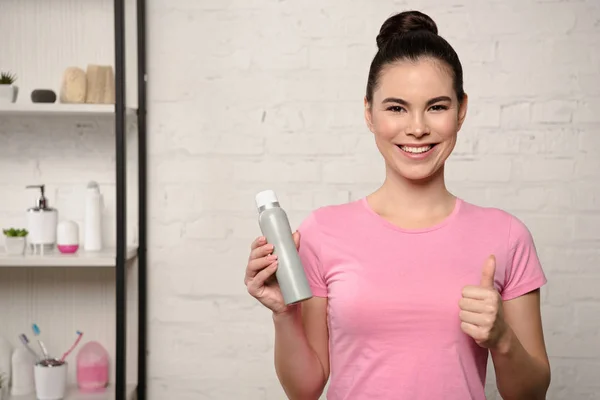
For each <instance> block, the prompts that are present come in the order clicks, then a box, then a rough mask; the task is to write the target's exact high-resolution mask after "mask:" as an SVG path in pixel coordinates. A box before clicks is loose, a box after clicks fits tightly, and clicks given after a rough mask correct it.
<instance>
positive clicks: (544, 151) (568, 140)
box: [512, 127, 580, 157]
mask: <svg viewBox="0 0 600 400" xmlns="http://www.w3.org/2000/svg"><path fill="white" fill-rule="evenodd" d="M512 134H514V135H516V136H518V137H519V140H520V143H521V145H520V147H519V153H520V154H523V155H526V156H527V155H532V156H536V157H537V156H540V155H554V156H560V157H566V156H573V157H575V156H577V155H578V154H579V146H578V141H579V135H580V131H579V130H578V129H574V128H549V127H548V128H538V129H535V130H533V129H532V130H529V131H517V132H514V133H512Z"/></svg>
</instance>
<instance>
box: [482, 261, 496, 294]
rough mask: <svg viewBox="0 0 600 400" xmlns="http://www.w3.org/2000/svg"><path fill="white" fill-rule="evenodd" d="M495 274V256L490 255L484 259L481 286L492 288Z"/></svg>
mask: <svg viewBox="0 0 600 400" xmlns="http://www.w3.org/2000/svg"><path fill="white" fill-rule="evenodd" d="M495 274H496V257H495V256H494V255H491V256H489V257H488V258H487V260H485V264H484V265H483V271H482V272H481V286H483V287H487V288H491V289H493V288H494V275H495Z"/></svg>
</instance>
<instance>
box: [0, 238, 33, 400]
mask: <svg viewBox="0 0 600 400" xmlns="http://www.w3.org/2000/svg"><path fill="white" fill-rule="evenodd" d="M26 244H27V241H26V239H25V238H24V237H10V236H4V248H5V249H6V254H8V255H11V256H21V255H23V254H24V253H25V246H26ZM0 400H2V399H0Z"/></svg>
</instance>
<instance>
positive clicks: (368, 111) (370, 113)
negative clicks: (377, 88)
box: [364, 96, 374, 133]
mask: <svg viewBox="0 0 600 400" xmlns="http://www.w3.org/2000/svg"><path fill="white" fill-rule="evenodd" d="M364 106H365V122H366V123H367V128H369V130H370V131H371V132H373V111H372V110H371V104H369V101H368V100H367V96H365V99H364ZM373 133H374V132H373Z"/></svg>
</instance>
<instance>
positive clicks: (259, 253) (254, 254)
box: [248, 243, 273, 261]
mask: <svg viewBox="0 0 600 400" xmlns="http://www.w3.org/2000/svg"><path fill="white" fill-rule="evenodd" d="M272 252H273V245H272V244H270V243H267V244H263V245H262V246H260V247H257V248H255V249H254V250H252V251H251V252H250V257H249V258H248V259H249V260H250V261H252V260H255V259H257V258H261V257H265V256H267V255H269V254H271V253H272Z"/></svg>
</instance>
